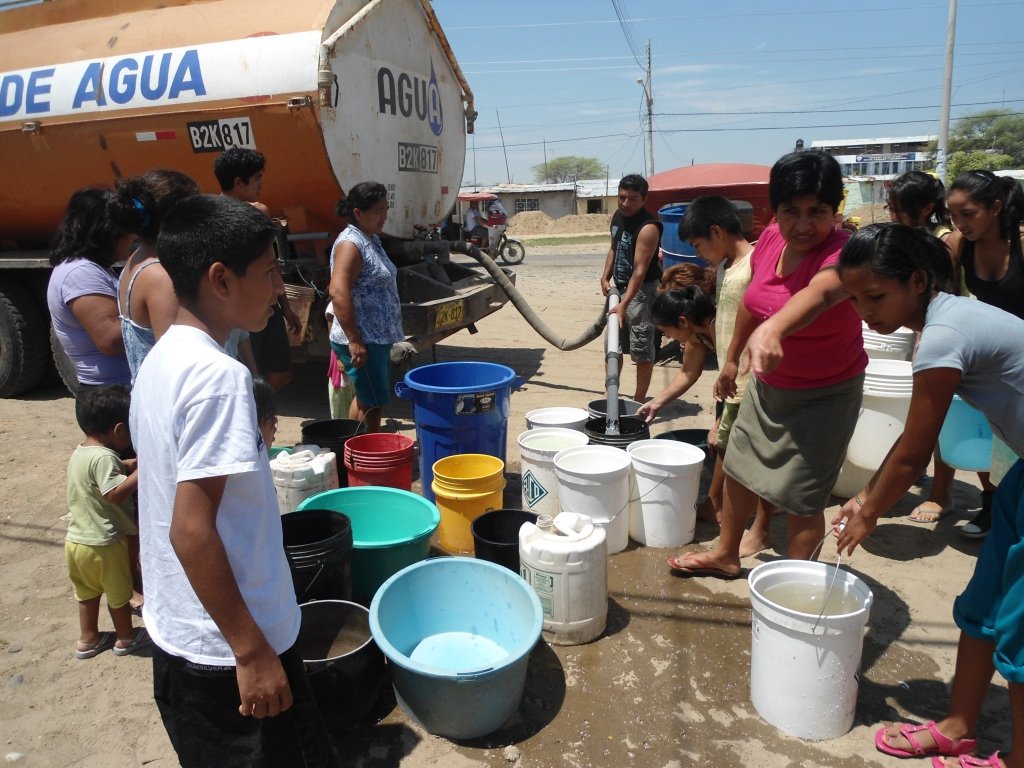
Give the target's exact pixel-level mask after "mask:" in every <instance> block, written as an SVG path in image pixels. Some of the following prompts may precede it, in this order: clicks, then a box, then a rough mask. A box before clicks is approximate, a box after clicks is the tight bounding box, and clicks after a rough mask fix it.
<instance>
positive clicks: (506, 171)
mask: <svg viewBox="0 0 1024 768" xmlns="http://www.w3.org/2000/svg"><path fill="white" fill-rule="evenodd" d="M494 114H496V115H497V116H498V135H499V136H501V151H502V154H504V155H505V178H506V179H508V183H509V184H511V183H512V174H511V173H509V172H508V150H506V149H505V132H504V131H502V130H501V113H500V112H499V111H498V110H494Z"/></svg>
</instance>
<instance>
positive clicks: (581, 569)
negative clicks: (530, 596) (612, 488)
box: [519, 512, 608, 645]
mask: <svg viewBox="0 0 1024 768" xmlns="http://www.w3.org/2000/svg"><path fill="white" fill-rule="evenodd" d="M519 574H520V575H521V576H522V577H523V579H524V580H525V581H526V583H527V584H529V585H530V586H531V587H532V588H533V590H534V592H536V593H537V597H538V598H540V605H541V609H542V611H543V613H544V628H543V631H542V634H543V636H544V639H545V640H547V641H548V642H549V643H552V644H554V645H577V644H579V643H588V642H590V641H591V640H593V639H595V638H597V637H600V636H601V633H602V632H604V630H605V627H606V626H607V623H608V555H607V552H606V548H605V532H604V529H603V528H601V527H600V526H597V525H594V522H593V521H592V520H591V519H590V518H589V517H587V516H586V515H580V514H576V513H574V512H562V513H561V514H559V515H557V516H556V517H555V518H554V519H552V518H551V517H550V516H549V515H541V516H540V517H538V518H537V522H536V524H534V523H524V524H523V526H522V527H521V528H520V529H519Z"/></svg>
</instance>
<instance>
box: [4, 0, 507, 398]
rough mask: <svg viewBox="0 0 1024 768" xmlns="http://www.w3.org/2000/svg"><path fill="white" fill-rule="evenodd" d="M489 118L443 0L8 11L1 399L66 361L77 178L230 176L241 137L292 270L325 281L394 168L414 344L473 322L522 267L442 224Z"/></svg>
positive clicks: (127, 4) (80, 4) (258, 0)
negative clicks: (258, 155) (59, 291)
mask: <svg viewBox="0 0 1024 768" xmlns="http://www.w3.org/2000/svg"><path fill="white" fill-rule="evenodd" d="M474 118H475V112H474V110H473V95H472V92H471V91H470V89H469V87H468V85H467V84H466V82H465V79H464V77H463V76H462V73H461V71H460V69H459V66H458V64H457V62H456V61H455V58H454V56H453V54H452V51H451V48H450V46H449V45H448V42H447V39H446V38H445V35H444V32H443V31H442V29H441V27H440V25H439V24H438V21H437V18H436V17H435V15H434V13H433V10H432V8H431V6H430V1H429V0H369V1H368V2H366V1H365V0H290V2H288V3H286V4H282V3H278V2H274V1H273V0H48V1H44V2H42V3H39V4H35V5H28V6H22V7H16V8H14V9H11V10H7V11H5V12H2V13H0V158H2V159H3V162H2V165H0V168H2V170H0V396H12V395H16V394H20V393H23V392H27V391H29V390H31V389H32V388H33V387H35V386H36V385H37V384H38V383H39V382H40V381H41V379H42V378H43V377H44V375H45V373H46V371H47V369H48V367H49V366H50V356H51V347H53V349H52V354H53V355H54V357H55V358H56V359H57V362H58V370H60V369H61V362H62V359H63V351H62V350H61V349H60V345H59V344H58V343H57V342H56V341H55V340H54V339H53V337H52V334H50V332H49V319H48V315H47V310H46V303H45V296H44V294H45V286H46V282H47V280H48V276H49V263H48V261H47V258H46V248H47V245H48V243H49V242H50V240H51V238H52V236H53V233H54V230H55V228H56V226H57V225H58V223H59V222H60V219H61V217H62V215H63V213H64V210H65V207H66V205H67V201H68V199H69V197H70V196H71V194H72V193H73V192H74V191H75V190H76V189H79V188H81V187H83V186H87V185H105V186H109V185H112V184H113V183H114V182H115V180H117V179H119V178H123V177H128V176H131V175H134V174H138V173H144V172H145V171H148V170H150V169H153V168H173V169H176V170H180V171H183V172H185V173H187V174H189V175H190V176H192V178H194V179H195V180H196V181H197V182H198V183H199V185H200V187H201V188H202V189H203V191H204V192H211V193H216V192H219V186H218V185H217V182H216V180H215V178H214V176H213V161H214V158H215V157H216V155H217V153H219V152H221V151H223V150H225V149H227V148H230V147H249V148H253V149H256V150H258V151H260V152H262V153H263V154H264V155H265V156H266V158H267V170H266V175H265V179H264V185H263V192H262V195H261V202H263V203H265V204H266V205H267V206H268V207H269V209H270V211H271V215H273V216H275V217H276V218H280V219H281V220H283V221H285V222H286V230H285V231H286V232H287V236H286V242H285V243H284V245H285V246H286V247H284V248H283V249H282V255H283V258H284V263H283V266H284V269H285V279H286V281H287V282H290V283H293V284H296V285H302V284H308V285H311V286H315V287H317V288H319V289H320V290H321V292H322V290H323V288H324V286H325V285H326V281H327V268H326V266H325V261H326V258H325V257H326V253H327V250H328V248H329V247H330V244H331V242H332V240H333V238H334V236H335V235H336V234H337V232H338V230H339V228H340V221H339V219H338V218H337V216H336V214H335V206H336V203H337V201H338V200H339V198H341V197H342V196H343V194H344V191H345V190H346V189H347V188H349V187H351V186H352V185H353V184H355V183H357V182H360V181H368V180H373V181H380V182H382V183H384V184H385V185H386V186H387V188H388V193H389V200H388V202H389V212H388V225H387V227H386V232H385V234H386V238H385V247H386V249H387V250H388V254H389V256H390V257H391V259H392V260H393V261H394V262H395V263H396V265H397V266H398V267H399V278H398V279H399V292H400V295H401V297H402V302H403V304H402V308H403V322H404V325H405V331H406V334H407V338H408V340H409V341H410V342H411V345H412V348H415V349H417V350H422V349H425V348H427V347H429V346H430V345H431V344H433V343H436V342H437V341H439V340H440V339H442V338H444V337H446V336H448V335H450V334H452V333H455V332H456V331H458V330H461V329H463V328H469V329H470V330H473V323H474V322H476V321H477V320H479V319H480V318H482V317H484V316H486V315H488V314H490V313H491V312H494V311H495V310H497V309H498V308H500V307H501V306H502V305H503V304H504V303H505V302H506V301H507V297H506V291H507V290H508V287H509V285H510V284H511V282H514V279H515V275H514V273H512V272H511V271H510V270H507V269H506V270H503V271H499V272H498V273H496V274H495V273H494V272H493V270H492V272H491V274H490V275H489V274H485V273H483V272H481V271H479V270H477V269H474V268H470V267H466V266H462V265H459V264H456V263H453V262H452V261H451V259H450V247H449V245H450V244H448V243H445V242H444V241H440V240H439V239H437V237H436V225H437V224H438V222H440V221H441V220H442V219H444V218H445V217H446V216H447V214H448V213H449V211H450V210H451V209H452V207H453V206H454V204H455V199H456V195H457V194H458V191H459V182H460V180H461V178H462V171H463V164H464V161H465V149H466V134H467V133H471V132H472V130H473V120H474ZM491 266H493V265H491ZM496 276H497V277H504V278H507V282H506V281H504V280H502V281H501V282H503V283H504V284H505V291H503V290H501V289H499V287H498V286H497V285H496V279H495V278H496ZM320 308H321V309H322V306H321V307H320ZM313 312H314V314H317V313H318V310H317V308H316V307H315V306H314V309H313ZM311 325H313V326H318V325H319V324H318V323H317V317H315V316H314V317H312V318H311ZM307 341H308V339H307ZM317 344H319V348H320V349H321V350H323V351H326V345H325V343H324V342H323V340H322V339H318V340H314V341H313V342H312V346H314V347H316V346H317ZM308 346H310V344H309V343H307V347H308ZM64 362H66V360H64ZM65 378H67V377H66V376H65Z"/></svg>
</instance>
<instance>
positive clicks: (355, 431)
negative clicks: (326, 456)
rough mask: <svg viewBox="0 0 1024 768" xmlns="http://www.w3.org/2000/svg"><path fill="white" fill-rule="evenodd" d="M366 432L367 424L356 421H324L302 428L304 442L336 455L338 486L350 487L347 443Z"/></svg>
mask: <svg viewBox="0 0 1024 768" xmlns="http://www.w3.org/2000/svg"><path fill="white" fill-rule="evenodd" d="M365 432H366V422H365V421H357V420H355V419H324V420H323V421H311V422H310V423H308V424H306V425H305V426H303V427H302V442H303V443H304V444H307V445H309V444H312V445H319V446H320V447H321V448H326V449H327V450H328V451H331V452H332V453H334V456H335V458H336V459H337V464H338V486H339V487H340V488H347V487H348V470H346V469H345V443H347V442H348V439H349V438H350V437H355V436H356V435H362V434H364V433H365Z"/></svg>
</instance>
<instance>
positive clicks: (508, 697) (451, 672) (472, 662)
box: [370, 557, 544, 739]
mask: <svg viewBox="0 0 1024 768" xmlns="http://www.w3.org/2000/svg"><path fill="white" fill-rule="evenodd" d="M543 624H544V613H543V611H542V609H541V605H540V600H539V599H538V597H537V594H536V593H535V592H534V591H533V588H532V587H531V586H530V585H529V584H527V583H526V582H525V581H523V579H522V578H521V577H520V576H519V574H518V573H513V572H512V571H510V570H509V569H508V568H505V567H504V566H501V565H497V564H495V563H489V562H487V561H485V560H473V559H470V558H465V557H437V558H434V559H432V560H424V561H423V562H421V563H415V564H413V565H410V566H409V567H407V568H404V569H403V570H401V571H399V572H398V573H396V574H395V575H394V576H392V577H391V578H390V579H388V580H387V581H386V582H384V584H383V585H382V586H381V588H380V590H378V592H377V594H376V595H374V598H373V602H372V603H371V604H370V632H371V633H372V634H373V639H374V640H375V641H376V643H377V645H378V646H379V647H380V649H381V650H382V651H383V652H384V655H385V656H386V657H387V658H388V661H389V662H390V667H391V679H392V682H393V684H394V689H395V699H396V700H397V701H398V704H399V705H400V706H401V707H402V709H403V710H404V711H405V713H406V714H407V715H409V717H411V718H412V719H413V720H415V721H416V722H418V723H419V724H420V725H422V726H423V727H424V728H425V729H426V730H427V731H428V732H429V733H433V734H437V735H439V736H447V737H448V738H452V739H475V738H479V737H480V736H484V735H486V734H488V733H491V732H493V731H495V730H497V729H498V728H500V727H501V725H502V723H504V722H505V721H506V720H508V719H509V718H510V717H511V716H512V715H513V714H515V712H516V710H517V709H519V704H520V702H521V701H522V698H523V690H524V689H525V686H526V671H527V666H528V663H529V658H530V652H531V651H532V650H533V647H534V646H535V645H536V644H537V641H538V640H539V639H540V633H541V628H542V626H543Z"/></svg>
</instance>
